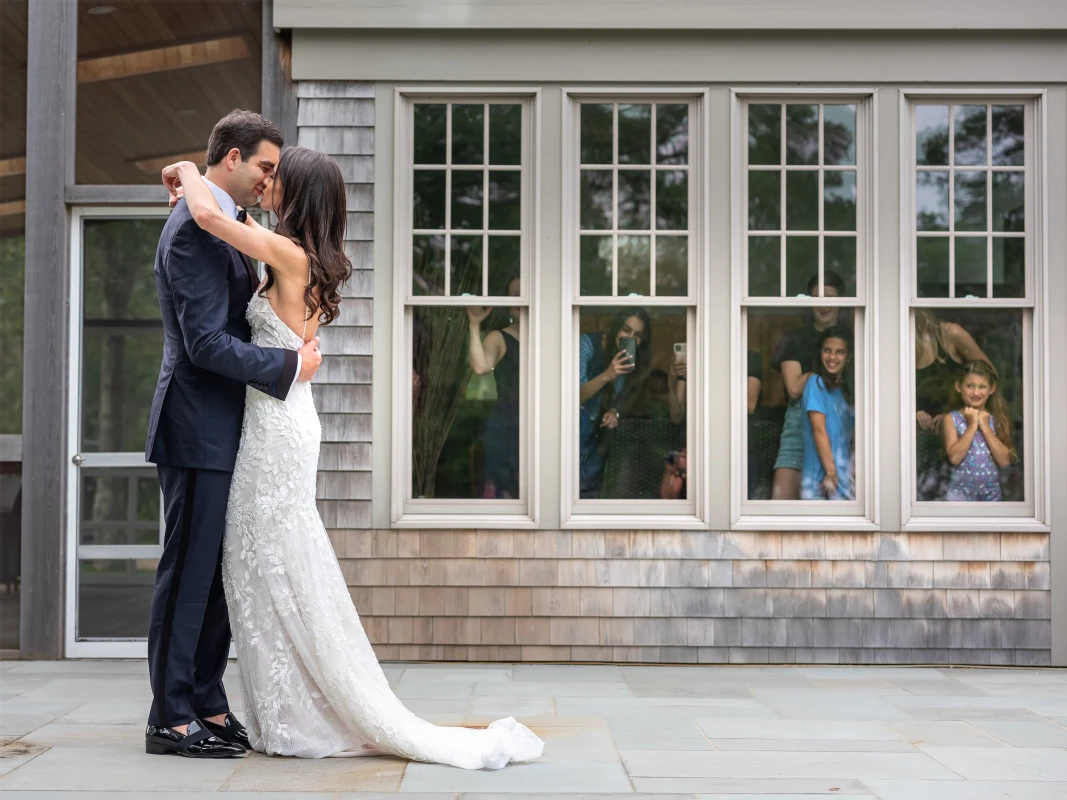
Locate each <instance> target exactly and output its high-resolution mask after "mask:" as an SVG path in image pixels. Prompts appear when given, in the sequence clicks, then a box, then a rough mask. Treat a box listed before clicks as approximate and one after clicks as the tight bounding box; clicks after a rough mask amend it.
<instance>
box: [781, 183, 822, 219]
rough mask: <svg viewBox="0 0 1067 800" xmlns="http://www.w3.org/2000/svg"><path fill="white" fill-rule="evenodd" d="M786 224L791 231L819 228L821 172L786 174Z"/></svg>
mask: <svg viewBox="0 0 1067 800" xmlns="http://www.w3.org/2000/svg"><path fill="white" fill-rule="evenodd" d="M785 226H786V228H787V229H788V230H791V231H817V230H818V229H819V173H818V172H816V171H814V170H810V171H809V170H805V171H803V172H787V173H786V174H785Z"/></svg>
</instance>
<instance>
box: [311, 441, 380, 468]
mask: <svg viewBox="0 0 1067 800" xmlns="http://www.w3.org/2000/svg"><path fill="white" fill-rule="evenodd" d="M370 468H371V446H370V443H369V442H323V443H322V447H321V448H320V449H319V469H320V470H333V471H343V470H370Z"/></svg>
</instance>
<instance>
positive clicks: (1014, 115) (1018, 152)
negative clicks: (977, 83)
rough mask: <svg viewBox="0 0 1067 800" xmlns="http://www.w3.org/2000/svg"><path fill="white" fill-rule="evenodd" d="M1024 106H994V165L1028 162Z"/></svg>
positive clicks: (1009, 165) (1014, 165)
mask: <svg viewBox="0 0 1067 800" xmlns="http://www.w3.org/2000/svg"><path fill="white" fill-rule="evenodd" d="M1023 111H1024V107H1023V106H993V165H994V166H997V167H1021V166H1022V165H1023V164H1025V163H1026V158H1025V156H1026V145H1025V141H1024V138H1025V137H1024V131H1025V127H1024V125H1025V123H1024V119H1025V117H1024V116H1023Z"/></svg>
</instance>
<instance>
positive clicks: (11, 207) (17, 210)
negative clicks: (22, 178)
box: [0, 200, 26, 217]
mask: <svg viewBox="0 0 1067 800" xmlns="http://www.w3.org/2000/svg"><path fill="white" fill-rule="evenodd" d="M25 213H26V201H25V200H9V201H8V202H6V203H0V217H13V216H15V215H16V214H25Z"/></svg>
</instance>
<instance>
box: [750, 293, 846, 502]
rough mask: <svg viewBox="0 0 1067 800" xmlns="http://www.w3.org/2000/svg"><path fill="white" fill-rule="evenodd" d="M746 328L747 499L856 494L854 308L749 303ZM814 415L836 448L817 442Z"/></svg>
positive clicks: (841, 496) (829, 497)
mask: <svg viewBox="0 0 1067 800" xmlns="http://www.w3.org/2000/svg"><path fill="white" fill-rule="evenodd" d="M827 293H828V294H830V293H831V292H830V291H828V292H827ZM747 329H748V353H747V359H746V360H747V373H746V384H747V386H746V389H747V396H748V425H747V426H746V428H747V430H746V440H747V444H746V450H747V457H748V475H747V483H748V492H747V496H748V498H749V499H750V500H828V499H829V500H838V501H840V500H854V499H855V498H856V466H855V453H856V437H858V436H859V431H858V430H857V429H856V427H855V413H856V412H855V406H856V374H857V372H856V363H855V354H854V350H855V348H854V336H853V331H854V329H855V312H854V311H853V310H852V309H849V308H831V307H826V306H819V307H813V308H792V309H770V308H759V309H748V311H747ZM813 416H814V418H815V420H816V421H817V422H818V423H819V424H821V425H822V426H823V428H824V429H825V431H826V433H827V435H828V437H829V443H830V452H829V453H825V454H820V452H819V450H818V448H817V447H816V445H815V434H814V430H813V428H812V422H813ZM828 474H829V476H830V478H829V480H828V479H827V476H828ZM835 476H836V480H834V477H835Z"/></svg>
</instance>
